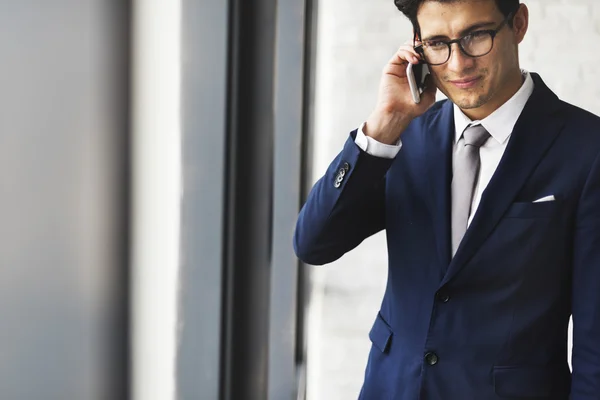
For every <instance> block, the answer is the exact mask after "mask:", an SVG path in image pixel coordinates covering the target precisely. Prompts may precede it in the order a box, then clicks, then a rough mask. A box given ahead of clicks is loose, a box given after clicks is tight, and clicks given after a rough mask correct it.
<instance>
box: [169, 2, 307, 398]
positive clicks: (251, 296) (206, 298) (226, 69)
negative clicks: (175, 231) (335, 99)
mask: <svg viewBox="0 0 600 400" xmlns="http://www.w3.org/2000/svg"><path fill="white" fill-rule="evenodd" d="M305 7H306V5H305V2H304V1H300V2H293V1H277V0H255V1H252V2H249V1H246V0H231V1H229V2H223V1H218V0H203V1H200V2H199V3H198V2H193V1H191V0H189V1H188V0H183V13H182V18H183V19H182V22H183V31H182V32H183V36H182V41H183V47H182V49H183V51H182V57H183V71H182V72H183V73H182V78H183V82H182V83H183V84H182V90H183V93H182V117H183V118H182V124H183V125H182V126H183V188H184V189H183V198H182V206H183V216H182V236H181V240H182V249H181V259H182V270H181V279H180V310H179V319H180V342H179V349H178V361H177V367H178V371H177V386H178V392H179V395H180V397H181V398H182V399H196V398H207V399H209V398H210V399H213V398H214V399H217V398H219V399H223V400H245V399H267V398H268V399H274V400H279V399H288V398H289V399H291V398H294V396H295V395H296V391H297V385H298V379H297V376H296V375H297V369H298V365H299V364H300V363H301V362H302V354H303V353H302V351H298V343H297V341H298V332H297V330H298V323H297V321H298V307H300V308H303V306H302V305H300V306H299V304H298V301H297V299H298V297H299V296H301V295H300V293H301V292H299V291H298V288H299V286H300V285H301V284H302V281H301V279H299V276H298V262H297V260H296V258H295V257H294V254H293V250H292V246H291V240H292V232H293V226H294V223H295V219H296V216H297V213H298V209H299V206H300V199H301V198H302V192H301V191H302V183H303V182H302V179H303V171H302V169H303V159H302V152H303V135H304V126H305V124H306V123H305V120H306V110H305V106H304V103H305V91H306V88H307V85H306V81H305V80H306V69H305V63H306V59H305V56H304V53H305V47H306V42H305V34H306V33H305V24H306V21H305V15H306V9H305Z"/></svg>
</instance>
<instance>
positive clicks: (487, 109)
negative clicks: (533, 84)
mask: <svg viewBox="0 0 600 400" xmlns="http://www.w3.org/2000/svg"><path fill="white" fill-rule="evenodd" d="M522 85H523V75H521V69H520V68H519V69H516V70H515V71H514V72H513V73H512V74H511V75H510V77H509V79H508V80H507V82H506V84H505V85H504V87H503V88H502V89H501V90H499V91H498V92H496V93H495V94H494V96H493V97H492V98H491V99H490V100H489V101H488V102H487V103H485V104H484V105H483V106H481V107H478V108H472V109H469V110H463V109H461V111H462V112H463V113H464V114H465V115H466V116H467V117H469V118H470V119H471V120H473V121H481V120H482V119H484V118H486V117H487V116H489V115H490V114H491V113H493V112H494V111H496V110H497V109H498V108H500V107H501V106H502V105H503V104H504V103H506V102H507V101H508V100H510V99H511V97H513V96H514V95H515V93H517V92H518V91H519V89H520V88H521V86H522Z"/></svg>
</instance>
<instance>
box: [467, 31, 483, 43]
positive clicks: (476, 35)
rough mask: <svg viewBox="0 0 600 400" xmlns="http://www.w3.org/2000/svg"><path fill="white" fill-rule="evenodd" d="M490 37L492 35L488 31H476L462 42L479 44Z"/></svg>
mask: <svg viewBox="0 0 600 400" xmlns="http://www.w3.org/2000/svg"><path fill="white" fill-rule="evenodd" d="M489 35H490V33H489V32H488V31H476V32H471V33H469V34H468V35H467V36H465V37H463V39H462V40H463V41H465V42H477V41H481V40H485V39H487V38H488V37H489Z"/></svg>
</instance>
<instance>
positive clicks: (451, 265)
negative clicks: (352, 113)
mask: <svg viewBox="0 0 600 400" xmlns="http://www.w3.org/2000/svg"><path fill="white" fill-rule="evenodd" d="M396 5H397V6H398V8H399V9H400V10H402V11H403V12H404V13H405V14H406V15H407V16H408V17H409V18H410V19H411V21H412V23H413V26H414V30H415V39H416V42H415V43H414V44H415V46H414V47H413V46H412V45H410V46H402V47H400V49H399V50H398V51H397V53H396V54H395V55H394V56H393V57H392V59H391V60H390V61H389V62H388V64H387V65H386V66H385V68H384V70H383V76H382V78H381V84H380V91H379V97H378V102H377V105H376V107H375V108H374V111H373V113H372V114H371V115H370V116H369V118H368V119H367V121H366V123H365V124H363V125H362V126H361V127H360V128H359V129H358V130H356V131H354V132H352V133H351V134H350V138H349V139H348V141H347V142H346V144H345V145H344V148H343V149H342V151H341V152H340V154H339V155H338V156H337V157H336V158H335V160H334V161H333V162H332V163H331V165H330V167H329V169H328V170H327V172H326V173H325V175H324V176H323V177H322V178H321V179H320V180H319V181H318V182H317V183H316V184H315V186H314V188H313V189H312V191H311V193H310V195H309V197H308V200H307V202H306V204H305V205H304V207H303V209H302V211H301V213H300V216H299V219H298V223H297V227H296V232H295V236H294V248H295V251H296V254H297V255H298V257H299V258H300V259H302V260H303V261H305V262H306V263H309V264H319V265H320V264H326V263H329V262H331V261H334V260H336V259H338V258H339V257H341V256H342V255H343V254H344V253H346V252H348V251H350V250H351V249H353V248H354V247H356V246H357V245H358V244H359V243H361V242H362V241H363V240H364V239H365V238H367V237H368V236H370V235H372V234H374V233H376V232H378V231H380V230H382V229H385V230H386V234H387V244H388V257H389V270H388V283H387V288H386V291H385V295H384V298H383V301H382V305H381V309H380V312H379V313H378V315H377V317H376V319H375V322H374V324H373V327H372V329H371V331H370V334H369V337H370V339H371V341H372V348H371V352H370V354H369V359H368V365H367V368H366V372H365V381H364V385H363V388H362V391H361V394H360V398H361V399H369V400H370V399H375V400H380V399H381V400H384V399H399V400H416V399H421V400H425V399H428V400H436V399H457V400H492V399H505V398H513V399H547V400H548V399H556V400H559V399H560V400H566V399H569V398H570V399H572V400H591V399H600V119H599V118H598V117H596V116H594V115H592V114H590V113H588V112H586V111H583V110H581V109H578V108H576V107H574V106H572V105H569V104H566V103H564V102H562V101H561V100H559V99H558V98H557V97H556V96H555V95H554V94H553V93H552V92H551V91H550V89H548V87H547V86H546V85H545V84H544V82H543V81H542V79H541V78H540V77H539V76H538V75H537V74H533V73H528V72H526V71H522V70H521V69H520V66H519V59H518V45H519V43H521V41H522V40H523V38H524V36H525V34H526V32H527V28H528V19H529V16H528V9H527V7H526V6H525V5H524V4H519V1H518V0H462V1H460V0H459V1H448V0H446V1H443V0H396ZM574 40H575V39H574ZM565 52H567V53H568V49H557V51H556V57H564V56H567V57H568V55H565ZM419 61H424V62H426V63H428V64H429V67H430V70H431V73H432V75H431V82H429V86H428V89H427V90H426V91H425V92H424V93H423V96H422V100H421V102H420V103H419V104H415V103H414V102H413V100H412V97H411V94H410V91H409V85H408V82H407V78H406V73H405V71H406V66H407V63H408V62H411V63H413V64H414V63H418V62H419ZM436 89H439V90H440V91H441V92H442V93H444V94H445V95H446V96H447V97H448V99H449V100H446V101H441V102H439V103H435V104H434V101H435V100H434V99H435V93H436ZM368 267H369V266H368V265H365V268H368ZM571 314H572V316H573V323H574V325H573V326H574V333H573V342H574V347H573V357H572V366H573V371H572V374H571V371H570V370H569V366H568V361H567V327H568V322H569V317H570V316H571Z"/></svg>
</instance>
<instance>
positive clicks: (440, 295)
mask: <svg viewBox="0 0 600 400" xmlns="http://www.w3.org/2000/svg"><path fill="white" fill-rule="evenodd" d="M436 297H437V300H438V301H439V302H442V303H447V302H449V301H450V296H449V295H448V293H444V292H438V294H437V295H436Z"/></svg>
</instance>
